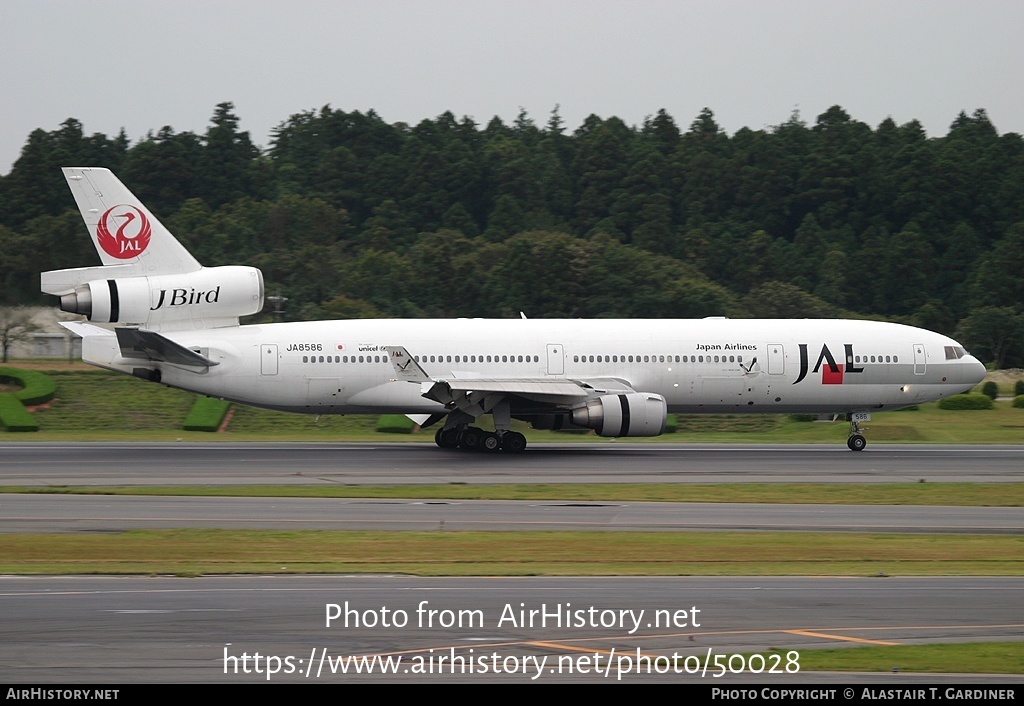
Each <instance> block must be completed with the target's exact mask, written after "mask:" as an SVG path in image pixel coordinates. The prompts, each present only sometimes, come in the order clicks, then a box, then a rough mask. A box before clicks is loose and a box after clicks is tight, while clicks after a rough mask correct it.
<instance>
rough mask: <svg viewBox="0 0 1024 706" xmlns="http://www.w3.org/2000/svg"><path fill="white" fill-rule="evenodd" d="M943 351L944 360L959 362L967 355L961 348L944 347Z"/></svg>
mask: <svg viewBox="0 0 1024 706" xmlns="http://www.w3.org/2000/svg"><path fill="white" fill-rule="evenodd" d="M945 350H946V360H960V359H961V358H963V357H964V356H965V355H967V351H965V350H964V349H963V347H961V346H946V347H945Z"/></svg>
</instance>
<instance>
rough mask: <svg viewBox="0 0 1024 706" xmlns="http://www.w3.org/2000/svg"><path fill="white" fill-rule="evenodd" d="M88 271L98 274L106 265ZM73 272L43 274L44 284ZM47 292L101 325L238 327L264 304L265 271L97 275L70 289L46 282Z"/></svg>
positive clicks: (237, 269) (68, 308) (229, 269)
mask: <svg viewBox="0 0 1024 706" xmlns="http://www.w3.org/2000/svg"><path fill="white" fill-rule="evenodd" d="M84 269H90V270H91V271H92V273H94V274H99V273H100V272H99V271H101V270H103V269H105V268H102V267H100V268H84ZM73 272H74V271H73V270H61V271H58V272H53V273H50V272H47V273H44V282H43V284H44V285H45V284H46V275H61V274H67V273H73ZM44 291H48V292H49V293H50V294H57V295H59V296H60V308H61V310H62V311H68V312H71V313H74V314H85V315H86V316H87V317H88V318H89V321H93V322H96V323H109V324H132V325H137V326H142V327H145V328H151V329H159V328H162V327H164V328H166V327H173V324H174V323H176V322H177V323H187V325H188V326H189V327H191V326H195V325H198V326H200V327H203V328H215V327H218V326H234V325H237V324H238V317H239V316H247V315H249V314H256V313H258V312H259V311H260V310H261V309H262V308H263V273H262V272H260V271H259V270H258V269H256V268H254V267H238V266H227V267H204V268H202V269H200V270H197V271H195V272H187V273H183V274H173V275H154V276H150V277H120V278H113V279H94V280H90V281H88V282H85V283H83V284H78V285H77V286H75V287H74V288H73V289H71V290H70V291H52V290H51V289H47V288H46V287H45V286H44Z"/></svg>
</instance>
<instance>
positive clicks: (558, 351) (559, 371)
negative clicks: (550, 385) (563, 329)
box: [548, 343, 565, 375]
mask: <svg viewBox="0 0 1024 706" xmlns="http://www.w3.org/2000/svg"><path fill="white" fill-rule="evenodd" d="M564 374H565V357H564V355H563V354H562V344H561V343H549V344H548V375H564Z"/></svg>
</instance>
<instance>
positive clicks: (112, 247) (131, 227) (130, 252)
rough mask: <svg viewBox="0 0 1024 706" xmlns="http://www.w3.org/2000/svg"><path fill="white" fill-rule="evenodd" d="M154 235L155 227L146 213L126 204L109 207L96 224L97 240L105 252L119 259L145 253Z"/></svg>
mask: <svg viewBox="0 0 1024 706" xmlns="http://www.w3.org/2000/svg"><path fill="white" fill-rule="evenodd" d="M112 229H113V232H111V230H112ZM152 236H153V227H152V226H150V224H149V219H148V218H146V214H145V213H143V212H142V211H140V210H139V209H137V208H135V206H128V205H126V204H119V205H117V206H114V207H112V208H108V209H107V210H106V211H105V212H104V213H103V215H102V216H100V222H99V223H98V224H97V225H96V240H97V242H99V244H100V247H101V248H103V252H105V253H107V254H108V255H110V256H111V257H116V258H117V259H119V260H127V259H129V258H133V257H138V256H139V255H141V254H142V253H144V252H145V251H146V248H147V247H148V246H149V240H150V238H151V237H152Z"/></svg>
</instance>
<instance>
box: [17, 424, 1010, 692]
mask: <svg viewBox="0 0 1024 706" xmlns="http://www.w3.org/2000/svg"><path fill="white" fill-rule="evenodd" d="M1022 469H1024V447H1013V446H1001V447H989V446H979V447H971V446H956V447H936V446H882V445H878V446H871V447H869V448H868V450H866V451H864V452H863V453H860V454H855V453H851V452H849V451H847V450H846V449H845V448H842V449H839V448H832V447H823V446H822V447H817V446H810V447H808V446H793V447H789V446H787V447H776V446H754V445H751V446H739V447H737V446H718V445H675V444H672V445H661V444H659V445H653V444H652V445H643V444H635V445H634V444H628V445H627V444H593V445H591V444H587V445H551V446H547V445H537V446H536V447H531V448H530V449H529V450H528V451H527V453H525V454H523V455H522V456H514V457H511V456H503V455H500V454H499V455H494V456H490V455H481V454H466V453H460V452H451V451H443V450H440V449H437V448H435V447H433V446H428V445H421V444H387V445H356V444H224V445H221V444H130V445H124V444H92V443H89V444H38V445H37V444H31V443H19V444H4V445H2V447H0V484H2V485H201V484H208V485H240V484H258V485H280V484H353V485H357V484H421V483H429V484H445V483H491V484H494V483H530V482H534V483H536V482H543V483H590V482H604V483H623V482H645V483H651V482H667V483H722V482H768V483H782V482H809V483H835V482H859V483H885V482H896V481H898V482H907V481H917V480H919V479H925V480H927V481H929V482H953V481H975V482H988V483H1004V482H1018V481H1020V480H1021V471H1022ZM198 526H202V527H232V528H245V527H253V528H255V527H260V528H271V529H281V528H288V529H314V528H316V529H366V528H374V529H392V530H393V529H416V530H423V529H426V530H437V529H445V530H456V529H487V530H511V531H516V530H524V529H555V528H558V529H583V530H604V531H609V530H611V531H640V530H646V531H688V530H700V531H718V530H737V529H739V530H748V531H766V530H782V531H794V532H798V531H809V530H825V531H839V532H847V531H858V532H865V531H872V532H874V531H878V532H927V533H937V534H943V535H947V536H949V537H950V541H955V535H956V533H962V532H970V533H977V532H985V533H998V534H1020V533H1021V530H1022V529H1024V512H1022V508H958V507H952V508H951V507H941V508H934V507H906V506H902V507H886V506H835V505H830V506H816V505H757V504H704V503H625V502H613V503H588V502H567V503H555V502H502V501H474V502H465V501H459V502H430V501H418V500H352V499H343V498H342V499H283V498H265V499H245V498H182V497H176V498H175V497H172V498H158V497H123V496H62V495H56V496H51V495H41V496H36V495H11V494H6V495H0V532H81V533H90V532H107V531H120V530H122V529H126V528H131V527H146V528H156V527H198ZM943 541H945V540H943ZM1022 588H1024V587H1022V584H1021V579H1020V578H1019V577H1009V578H995V577H938V578H903V577H893V578H818V577H770V578H762V577H753V578H751V577H746V578H743V577H741V578H732V577H729V578H716V577H676V578H663V577H658V578H636V577H630V578H615V577H582V578H558V577H554V578H543V577H531V578H416V577H409V576H329V577H318V576H289V577H265V576H255V577H207V578H201V579H182V578H169V577H153V578H140V577H131V578H115V577H40V578H24V577H0V610H2V611H3V615H4V618H3V620H0V677H2V678H3V680H4V681H6V682H9V683H26V684H28V683H31V684H42V683H50V684H52V683H108V684H119V683H130V682H170V683H175V682H182V683H210V682H266V681H268V680H269V681H271V682H307V683H318V682H320V683H339V682H353V681H369V682H376V683H393V682H395V681H412V682H417V683H429V682H431V681H433V682H437V683H450V682H468V683H472V682H485V683H492V682H502V683H506V682H508V683H519V682H522V683H528V682H537V681H551V682H555V681H560V682H561V681H569V682H587V683H594V682H620V681H621V682H623V683H629V682H652V681H653V682H657V681H663V682H668V683H687V682H689V683H701V684H722V683H728V684H742V683H757V684H762V685H776V684H794V683H833V684H846V683H867V684H886V685H893V684H896V685H899V684H901V683H911V684H916V683H920V682H921V681H922V675H920V674H911V675H904V674H895V675H894V674H892V673H891V672H886V673H884V674H867V675H855V674H849V673H842V674H831V673H811V672H807V671H797V670H795V669H794V670H793V671H787V670H786V668H787V666H788V667H789V668H790V669H793V668H794V667H797V668H798V667H799V663H800V655H801V654H804V653H806V651H808V650H812V649H818V648H823V647H854V646H860V645H875V644H877V645H886V644H917V643H931V642H941V643H950V642H961V641H963V642H967V641H1003V640H1009V641H1020V640H1024V613H1022V612H1021V609H1020V596H1021V590H1022ZM424 602H425V603H424ZM331 606H336V607H337V608H336V610H337V611H340V612H338V615H339V616H342V615H347V616H349V619H350V622H351V621H355V620H356V618H358V621H359V625H358V626H356V624H355V622H351V624H350V625H349V626H348V627H346V626H345V625H344V622H343V620H339V619H335V621H333V622H332V624H331V625H330V626H328V625H327V623H326V618H327V614H328V613H329V611H331V610H332V608H331ZM424 608H425V610H426V611H428V612H426V613H420V612H419V611H420V610H421V609H424ZM430 610H434V611H435V613H434V616H433V619H434V620H436V621H437V622H436V623H430V624H427V625H423V624H421V623H420V621H421V619H423V617H424V616H429V611H430ZM349 611H351V612H349ZM446 611H447V612H446ZM508 611H511V613H508ZM523 611H525V612H523ZM530 611H534V613H533V614H532V615H533V616H534V618H536V616H538V615H544V614H545V613H547V614H548V615H549V616H553V615H560V616H568V617H565V618H564V620H563V619H562V618H559V619H558V620H560V621H561V622H557V621H556V619H555V618H554V617H549V618H546V619H540V622H537V620H534V621H533V622H529V621H528V620H527V617H528V616H530V615H531V613H530ZM575 611H582V613H579V614H577V613H575ZM640 611H643V612H642V613H641V612H640ZM694 611H697V612H694ZM402 614H404V616H405V619H406V621H407V622H406V624H405V625H403V626H398V625H397V624H389V625H388V626H385V625H384V621H385V620H392V621H394V620H395V619H396V618H397V617H398V616H400V615H402ZM459 616H461V617H462V618H464V619H465V620H466V621H468V622H466V623H464V624H461V625H460V624H458V623H451V622H450V623H447V624H442V623H444V621H445V619H446V618H450V619H451V620H455V619H456V618H457V617H459ZM510 616H511V617H510ZM519 616H522V618H523V619H522V620H521V619H519ZM595 616H596V618H595ZM637 616H640V620H639V621H638V622H636V621H634V622H631V621H633V619H634V618H636V617H637ZM478 617H479V620H477V618H478ZM576 617H578V618H579V619H580V620H581V621H582V622H581V623H580V624H579V625H577V624H575V623H573V622H572V620H570V618H576ZM605 618H607V620H605ZM595 619H596V622H594V620H595ZM602 620H604V622H607V623H608V624H607V625H606V624H603V623H602ZM370 621H373V622H372V624H368V623H369V622H370ZM698 623H699V624H698ZM257 653H258V654H260V655H261V656H262V659H263V662H261V663H257V662H256V660H255V655H256V654H257ZM740 654H743V655H747V657H750V656H751V655H757V656H758V659H760V660H761V661H757V660H755V661H754V662H751V663H747V662H746V659H747V657H743V658H736V657H734V655H740ZM243 656H244V657H245V661H244V662H243V661H241V660H242V659H243ZM672 656H675V657H676V659H675V660H670V659H669V658H670V657H672ZM441 657H444V658H445V659H446V660H448V663H447V665H446V664H445V663H444V660H441V661H440V662H439V660H440V658H441ZM270 658H274V660H277V661H274V660H271V659H270ZM361 658H366V660H369V661H368V662H367V661H359V660H360V659H361ZM626 658H629V660H631V661H627V660H626ZM643 658H648V662H647V663H648V664H649V665H651V667H650V668H649V669H648V672H647V673H642V672H641V673H638V671H637V670H636V669H634V668H633V667H632V665H633V662H635V663H636V665H639V664H640V663H641V661H642V659H643ZM659 658H661V659H662V661H661V662H657V660H658V659H659ZM716 659H717V662H716ZM382 660H391V661H382ZM395 660H401V661H399V662H396V661H395ZM467 660H468V662H467ZM651 660H654V661H651ZM730 660H732V661H731V662H730ZM716 663H717V664H718V665H719V667H721V665H723V664H724V665H727V666H726V667H725V668H724V669H723V671H725V672H726V673H725V674H724V676H721V677H715V676H714V674H715V673H716V672H717V671H718V670H719V667H716V666H715V665H716ZM467 664H469V665H470V667H469V668H467V667H466V665H467ZM669 664H672V665H681V666H680V667H679V669H682V670H683V671H682V672H680V671H673V670H672V669H669V668H668V667H667V666H666V665H669ZM730 664H731V665H732V666H733V667H736V668H738V669H733V670H732V671H730V670H729V668H728V665H730ZM417 665H419V666H417ZM428 665H429V667H428ZM657 665H661V667H663V668H665V669H667V670H668V671H665V672H664V673H660V674H659V673H658V669H657ZM271 666H276V672H275V673H274V674H271V675H269V679H268V671H270V668H271ZM773 666H774V668H775V669H776V671H770V670H771V669H772V667H773ZM893 666H894V667H897V668H898V666H899V665H893ZM314 667H315V669H314ZM471 668H475V669H476V671H472V673H471V671H467V670H468V669H471ZM357 669H361V670H363V671H361V672H360V673H358V674H356V673H353V672H354V670H357ZM389 669H390V670H392V672H391V673H387V674H385V673H384V671H386V670H389ZM673 669H674V668H673ZM694 669H696V671H693V670H694ZM246 670H248V671H246ZM342 670H348V671H347V672H346V673H344V674H343V673H342ZM368 670H372V671H368ZM481 670H483V671H481ZM624 670H625V671H624ZM926 681H927V682H928V683H949V684H964V683H970V684H978V683H989V684H1007V683H1015V684H1021V683H1024V678H1022V677H1021V676H1019V675H1009V676H1008V675H988V676H986V675H970V676H967V677H964V676H961V675H927V677H926Z"/></svg>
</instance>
